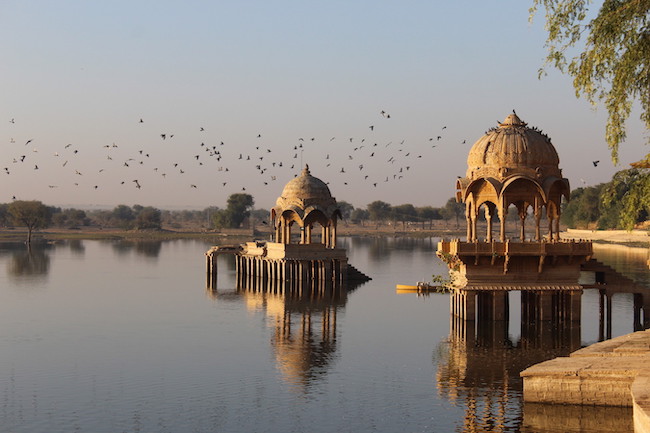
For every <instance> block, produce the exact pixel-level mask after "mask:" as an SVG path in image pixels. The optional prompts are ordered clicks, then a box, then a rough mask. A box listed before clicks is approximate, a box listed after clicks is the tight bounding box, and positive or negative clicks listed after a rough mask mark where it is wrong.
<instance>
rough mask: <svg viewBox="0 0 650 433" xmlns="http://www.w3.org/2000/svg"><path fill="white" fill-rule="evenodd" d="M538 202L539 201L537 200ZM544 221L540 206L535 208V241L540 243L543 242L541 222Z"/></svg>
mask: <svg viewBox="0 0 650 433" xmlns="http://www.w3.org/2000/svg"><path fill="white" fill-rule="evenodd" d="M535 201H537V199H535ZM541 220H542V209H541V208H540V207H539V205H537V206H535V240H536V241H537V242H539V241H540V240H542V233H541V230H540V227H539V225H540V222H541Z"/></svg>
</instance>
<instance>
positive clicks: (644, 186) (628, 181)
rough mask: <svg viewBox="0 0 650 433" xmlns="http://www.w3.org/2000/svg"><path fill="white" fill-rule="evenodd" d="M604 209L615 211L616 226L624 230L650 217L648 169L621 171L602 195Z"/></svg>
mask: <svg viewBox="0 0 650 433" xmlns="http://www.w3.org/2000/svg"><path fill="white" fill-rule="evenodd" d="M601 200H602V205H603V207H604V209H617V210H618V220H617V225H618V226H619V227H621V228H624V229H626V230H632V229H633V228H634V226H635V225H636V224H637V223H639V222H642V221H645V220H646V219H647V218H648V215H650V169H636V168H632V169H628V170H621V171H619V172H618V173H616V174H615V175H614V177H613V178H612V181H611V182H609V183H608V184H607V185H606V186H605V188H604V189H603V193H602V197H601Z"/></svg>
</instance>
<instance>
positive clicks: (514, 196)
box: [456, 112, 570, 242]
mask: <svg viewBox="0 0 650 433" xmlns="http://www.w3.org/2000/svg"><path fill="white" fill-rule="evenodd" d="M559 161H560V160H559V157H558V154H557V151H556V150H555V147H554V146H553V144H552V143H551V139H550V138H549V137H548V136H547V135H546V134H543V133H542V131H540V130H539V129H537V128H530V127H528V126H527V124H526V122H523V121H522V120H521V119H520V118H519V117H518V116H517V115H516V114H515V113H514V112H513V114H510V115H508V116H507V117H506V118H505V120H504V121H503V122H501V123H499V125H498V127H496V128H493V129H491V130H489V131H488V132H487V133H486V134H485V135H484V136H483V137H481V138H479V139H478V140H477V141H476V143H474V145H473V146H472V148H471V150H470V151H469V155H468V157H467V173H466V176H465V177H464V178H460V179H458V180H457V182H456V188H457V192H456V199H457V200H458V201H459V202H463V203H465V216H466V219H467V241H468V242H475V241H477V240H478V234H477V220H478V216H479V212H480V210H481V208H484V210H485V219H486V221H487V233H486V240H487V241H488V242H490V241H492V218H493V217H494V215H495V214H496V215H498V217H499V220H500V222H501V227H500V241H501V242H505V240H506V234H505V221H506V216H507V214H508V208H509V207H510V206H511V205H514V206H515V207H516V209H517V213H518V215H519V219H520V222H521V229H520V238H521V240H522V241H523V240H525V239H526V234H525V220H526V217H527V215H528V210H529V208H532V213H533V216H534V218H535V237H534V239H535V240H536V241H541V239H542V236H541V230H540V224H541V218H542V213H543V211H545V213H546V218H547V219H548V239H549V240H558V239H559V219H560V204H561V201H562V197H563V196H564V197H566V198H567V199H568V198H569V193H570V189H569V181H568V179H566V178H563V177H562V170H561V169H560V168H559Z"/></svg>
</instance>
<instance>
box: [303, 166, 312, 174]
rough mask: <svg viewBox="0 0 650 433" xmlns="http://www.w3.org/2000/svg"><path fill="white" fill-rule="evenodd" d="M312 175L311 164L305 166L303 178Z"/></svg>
mask: <svg viewBox="0 0 650 433" xmlns="http://www.w3.org/2000/svg"><path fill="white" fill-rule="evenodd" d="M309 175H311V173H309V164H305V168H303V169H302V176H309Z"/></svg>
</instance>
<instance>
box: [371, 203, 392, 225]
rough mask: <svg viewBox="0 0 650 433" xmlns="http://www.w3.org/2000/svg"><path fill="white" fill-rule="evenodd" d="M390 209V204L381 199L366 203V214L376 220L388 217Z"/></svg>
mask: <svg viewBox="0 0 650 433" xmlns="http://www.w3.org/2000/svg"><path fill="white" fill-rule="evenodd" d="M390 210H391V205H390V204H388V203H386V202H383V201H381V200H376V201H373V202H372V203H370V204H368V216H369V217H370V219H371V220H373V221H376V222H379V221H384V220H386V219H388V217H389V216H390Z"/></svg>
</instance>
